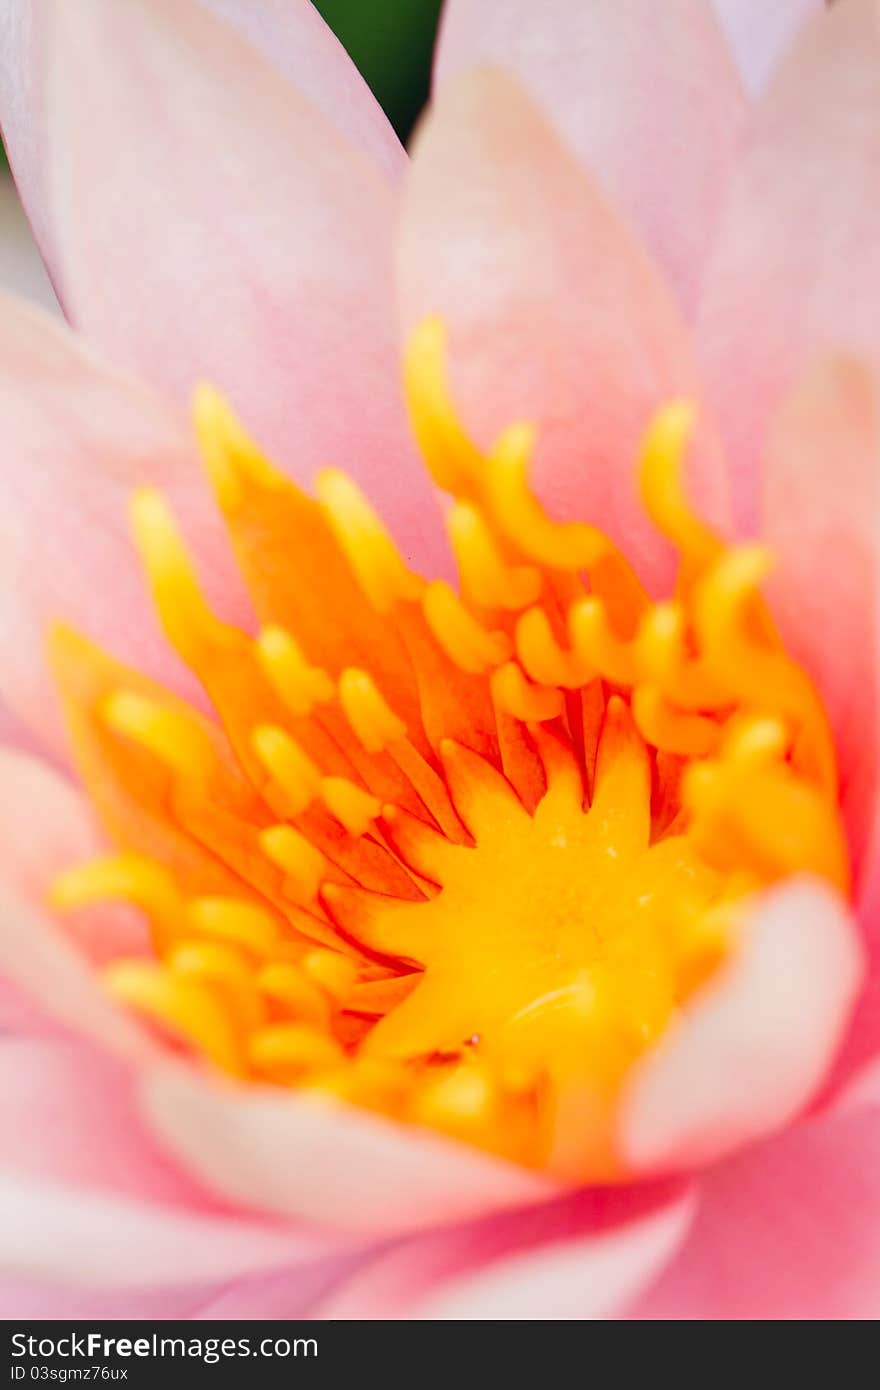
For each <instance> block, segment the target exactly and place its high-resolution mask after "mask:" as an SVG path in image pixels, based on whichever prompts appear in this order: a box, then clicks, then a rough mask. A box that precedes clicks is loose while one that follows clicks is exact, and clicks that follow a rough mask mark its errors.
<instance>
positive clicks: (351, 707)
mask: <svg viewBox="0 0 880 1390" xmlns="http://www.w3.org/2000/svg"><path fill="white" fill-rule="evenodd" d="M339 698H340V700H341V701H342V708H343V710H344V711H345V717H346V719H347V720H348V722H349V724H350V725H351V727H352V729H353V731H354V733H355V734H356V735H357V737H358V739H359V740H360V742H361V743H362V744H363V747H364V748H365V749H366V751H367V752H368V753H381V752H382V751H383V750H384V749H385V748H387V747H388V745H389V744H391V743H397V742H399V741H400V740H401V739H403V738H405V737H406V726H405V724H404V723H403V721H402V720H401V719H398V717H397V715H396V714H394V713H393V711H392V710H390V709H389V708H388V705H387V704H386V702H385V700H384V699H383V697H382V695H381V694H380V692H379V691H378V690H377V689H376V685H375V682H374V681H373V678H372V677H371V676H368V675H367V673H366V671H358V670H355V668H354V667H353V666H350V667H348V669H347V670H345V671H343V673H342V675H341V676H340V678H339Z"/></svg>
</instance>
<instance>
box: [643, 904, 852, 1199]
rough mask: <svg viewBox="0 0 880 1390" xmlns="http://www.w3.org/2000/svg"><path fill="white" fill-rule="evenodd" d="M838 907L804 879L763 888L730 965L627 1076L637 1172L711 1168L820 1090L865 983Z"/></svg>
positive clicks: (847, 924)
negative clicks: (862, 984)
mask: <svg viewBox="0 0 880 1390" xmlns="http://www.w3.org/2000/svg"><path fill="white" fill-rule="evenodd" d="M861 975H862V949H861V945H860V942H859V939H858V936H857V932H856V928H855V925H854V923H853V921H852V919H851V918H850V916H849V914H848V912H847V910H846V907H845V905H844V904H843V902H842V901H841V900H840V899H839V898H838V897H837V896H836V894H834V893H832V891H831V890H830V889H829V888H828V887H827V886H826V885H825V884H823V883H820V882H819V881H818V880H817V881H812V880H808V879H804V880H800V881H793V882H790V883H787V884H784V885H781V886H779V887H777V888H772V889H770V890H768V891H767V892H766V893H765V894H764V896H763V897H762V898H761V899H760V900H759V902H758V905H757V906H756V908H755V911H754V914H753V916H752V917H751V919H750V920H749V922H748V923H747V924H746V926H745V928H744V932H743V938H742V941H741V943H740V944H739V947H738V949H737V950H736V952H735V954H734V955H733V957H732V959H731V961H730V962H729V964H728V965H727V966H726V967H724V968H723V969H722V972H721V974H720V975H719V976H718V977H716V978H715V979H714V980H712V981H711V982H710V983H709V984H708V985H706V986H705V987H704V989H703V990H702V991H701V992H700V993H699V994H698V995H697V996H696V997H695V999H694V1000H693V1003H692V1004H691V1005H690V1006H689V1007H687V1008H686V1009H685V1011H684V1012H683V1015H682V1018H681V1021H680V1023H679V1024H678V1025H677V1026H674V1027H673V1028H672V1029H670V1031H669V1032H668V1033H667V1035H666V1036H665V1038H664V1039H663V1040H662V1041H661V1042H660V1044H659V1045H658V1047H657V1048H656V1050H655V1051H653V1052H652V1053H650V1054H648V1056H647V1057H646V1058H645V1060H644V1061H643V1062H642V1063H641V1065H640V1067H639V1070H638V1071H637V1073H636V1075H635V1076H634V1077H633V1080H632V1082H631V1083H630V1089H629V1094H628V1097H627V1098H626V1101H625V1106H624V1115H623V1120H622V1124H621V1139H620V1143H621V1149H622V1152H623V1153H624V1155H625V1157H626V1158H627V1159H628V1161H629V1162H630V1163H631V1164H632V1166H633V1168H634V1169H635V1170H636V1171H637V1172H646V1171H657V1170H658V1169H660V1170H668V1169H677V1168H686V1169H691V1168H695V1167H701V1166H703V1165H705V1164H708V1163H712V1162H714V1161H715V1160H716V1159H718V1158H719V1157H721V1156H722V1155H723V1154H726V1153H728V1152H730V1151H731V1150H733V1149H737V1148H740V1147H741V1146H742V1145H744V1144H746V1143H749V1142H751V1141H753V1140H755V1139H757V1138H759V1137H762V1136H764V1135H766V1134H771V1133H773V1132H774V1131H775V1130H778V1129H780V1128H782V1127H783V1126H784V1125H786V1124H788V1123H790V1122H791V1120H792V1119H793V1118H794V1117H795V1116H796V1115H797V1114H798V1113H799V1112H800V1111H801V1110H802V1109H803V1108H804V1106H805V1105H806V1104H807V1102H808V1101H809V1100H810V1099H811V1097H812V1096H813V1095H815V1093H816V1091H817V1090H818V1087H819V1085H820V1084H821V1082H822V1080H823V1078H824V1076H825V1073H826V1071H827V1069H828V1066H829V1063H830V1062H831V1060H832V1059H833V1057H834V1054H835V1052H836V1051H837V1048H838V1046H839V1044H840V1041H841V1038H842V1035H843V1031H844V1028H845V1026H846V1023H847V1021H848V1019H849V1016H850V1012H851V1009H852V1005H853V1003H854V1000H855V996H856V993H857V991H858V988H859V986H860V983H861Z"/></svg>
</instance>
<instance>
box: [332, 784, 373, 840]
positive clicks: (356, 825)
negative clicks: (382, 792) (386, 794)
mask: <svg viewBox="0 0 880 1390" xmlns="http://www.w3.org/2000/svg"><path fill="white" fill-rule="evenodd" d="M320 796H321V800H322V801H323V803H324V805H325V806H326V807H327V810H328V811H329V812H330V814H331V816H335V817H336V819H337V820H338V821H339V823H340V825H344V826H345V828H346V830H347V831H348V833H349V835H356V836H357V835H365V834H366V833H367V831H368V830H369V828H370V826H371V825H372V824H373V821H374V820H377V819H378V817H379V816H380V815H381V814H382V803H381V801H380V800H379V799H378V797H375V796H372V795H371V794H370V793H369V792H366V791H364V789H363V788H362V787H357V786H355V784H354V782H350V781H349V780H348V778H347V777H325V778H324V779H323V781H322V782H321V788H320Z"/></svg>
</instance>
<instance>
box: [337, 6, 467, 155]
mask: <svg viewBox="0 0 880 1390" xmlns="http://www.w3.org/2000/svg"><path fill="white" fill-rule="evenodd" d="M441 4H442V0H315V8H316V9H317V10H320V12H321V14H322V15H323V16H324V18H325V19H326V21H327V23H328V24H329V25H330V28H331V29H332V30H333V31H334V32H335V33H336V34H337V35H338V37H339V38H340V39H341V40H342V42H343V43H344V44H345V47H346V48H347V49H348V51H349V53H350V54H351V56H352V58H353V59H354V62H355V64H356V65H357V67H359V68H360V70H361V72H362V73H363V75H364V77H365V78H366V80H367V82H368V83H369V85H370V86H371V87H372V89H373V91H374V92H375V94H376V96H377V97H378V98H379V101H380V102H381V104H382V106H383V107H384V108H385V111H386V113H387V115H388V118H389V120H390V121H391V124H392V125H393V126H394V128H395V130H396V131H397V133H398V135H399V136H400V138H401V140H406V138H407V136H408V135H409V133H410V131H411V130H412V127H413V123H414V121H415V119H416V117H417V116H418V114H419V112H420V111H421V109H422V107H423V106H424V104H425V100H426V98H427V95H428V81H429V77H430V70H431V52H432V49H433V46H434V33H435V30H436V28H437V20H438V19H439V17H440V7H441Z"/></svg>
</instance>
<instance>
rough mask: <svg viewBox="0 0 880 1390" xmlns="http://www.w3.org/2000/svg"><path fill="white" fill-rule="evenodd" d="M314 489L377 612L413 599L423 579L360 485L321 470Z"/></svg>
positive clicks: (327, 469)
mask: <svg viewBox="0 0 880 1390" xmlns="http://www.w3.org/2000/svg"><path fill="white" fill-rule="evenodd" d="M315 491H316V493H317V495H318V499H319V501H320V502H321V504H322V506H323V508H324V512H325V514H326V516H327V520H328V521H329V522H330V525H331V526H332V528H333V532H334V534H335V536H336V539H337V541H338V542H339V544H340V546H341V547H342V549H343V551H344V552H345V555H346V558H347V559H348V562H349V564H350V565H351V568H352V569H353V571H354V573H355V575H356V576H357V579H358V582H359V584H360V586H361V588H362V589H363V591H364V593H365V594H366V596H367V598H368V599H369V600H370V602H371V603H372V605H373V607H374V608H375V609H376V611H377V612H378V613H390V611H391V610H392V608H393V607H394V606H395V604H396V603H399V602H402V601H406V600H415V599H417V598H418V597H419V594H420V593H421V591H422V588H423V585H424V580H422V579H419V578H418V576H417V575H415V574H413V573H412V572H411V571H410V570H408V569H407V567H406V565H405V564H404V562H403V560H402V559H401V556H400V552H399V551H398V549H397V547H396V545H395V544H394V542H393V541H392V539H391V537H390V536H389V534H388V532H387V531H386V530H385V527H384V526H383V525H382V523H381V521H380V520H379V518H378V517H377V515H376V513H375V512H374V511H373V508H372V507H371V506H370V504H369V502H368V501H367V499H366V498H365V497H364V495H363V493H362V492H361V490H360V488H359V487H358V486H357V485H356V483H353V482H352V480H351V478H349V477H347V476H346V474H345V473H339V472H337V471H336V469H334V468H325V469H322V470H321V472H320V473H319V474H318V476H317V478H316V480H315Z"/></svg>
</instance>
